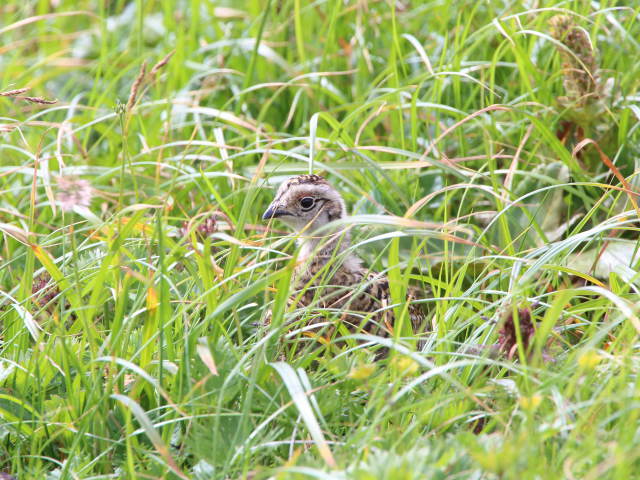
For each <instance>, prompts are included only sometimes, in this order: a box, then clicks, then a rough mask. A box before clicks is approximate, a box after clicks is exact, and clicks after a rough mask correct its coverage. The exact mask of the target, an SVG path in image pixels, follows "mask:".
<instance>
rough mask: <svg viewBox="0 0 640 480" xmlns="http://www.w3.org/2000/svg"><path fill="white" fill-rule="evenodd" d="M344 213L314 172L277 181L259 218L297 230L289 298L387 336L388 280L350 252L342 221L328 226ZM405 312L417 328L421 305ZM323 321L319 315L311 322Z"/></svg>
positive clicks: (390, 317) (356, 328) (391, 317)
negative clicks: (275, 220) (295, 264)
mask: <svg viewBox="0 0 640 480" xmlns="http://www.w3.org/2000/svg"><path fill="white" fill-rule="evenodd" d="M307 204H312V206H311V207H309V206H308V205H307ZM344 217H346V207H345V203H344V200H343V199H342V197H341V196H340V194H339V193H338V192H337V191H336V190H335V189H334V188H333V187H332V186H331V185H330V184H329V182H327V181H326V180H325V179H324V178H322V177H320V176H318V175H299V176H296V177H292V178H289V179H288V180H286V181H285V182H284V183H283V184H282V185H281V186H280V188H279V189H278V192H277V193H276V195H275V197H274V199H273V201H272V202H271V205H270V206H269V208H268V209H267V211H266V212H265V214H264V216H263V219H264V220H270V219H273V218H279V219H280V220H282V221H283V222H284V223H286V224H287V225H289V226H291V227H292V228H293V229H294V230H295V231H296V232H298V234H299V244H300V249H301V251H300V254H299V257H298V258H299V260H300V262H299V265H298V268H297V269H296V272H295V276H294V278H295V281H294V288H293V289H292V292H291V297H290V301H292V302H295V303H297V306H299V307H305V306H311V307H312V308H314V307H315V308H317V309H322V310H327V309H328V310H337V311H340V312H342V315H341V321H342V322H344V323H345V324H346V325H347V326H348V328H349V330H350V331H352V332H368V333H372V334H375V335H380V336H389V335H391V334H392V333H393V328H394V325H395V314H394V311H393V309H392V308H389V307H390V305H391V304H392V301H391V295H390V290H389V282H388V280H387V278H386V277H385V276H384V275H381V274H378V273H375V272H372V271H370V270H369V269H367V268H366V267H364V266H362V262H361V260H360V258H358V257H357V256H356V255H355V254H354V253H352V252H351V251H348V249H349V246H350V232H349V230H348V229H345V227H344V225H341V224H340V223H335V227H334V228H331V226H332V225H334V223H333V222H335V221H336V220H339V219H342V218H344ZM416 296H417V290H410V292H409V294H408V300H409V301H410V300H413V299H415V298H416ZM408 314H409V318H410V320H411V324H412V326H413V331H414V332H419V331H421V330H422V329H423V328H424V325H423V323H424V313H423V311H422V309H421V308H420V306H419V305H415V304H410V305H409V307H408ZM324 320H325V318H324V316H322V315H320V316H318V317H316V319H315V320H312V321H311V322H312V323H321V322H324ZM330 330H333V328H331V329H330Z"/></svg>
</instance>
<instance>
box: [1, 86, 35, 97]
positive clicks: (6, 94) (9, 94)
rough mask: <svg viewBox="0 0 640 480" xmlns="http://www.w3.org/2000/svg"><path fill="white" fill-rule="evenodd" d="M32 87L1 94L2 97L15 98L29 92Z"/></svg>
mask: <svg viewBox="0 0 640 480" xmlns="http://www.w3.org/2000/svg"><path fill="white" fill-rule="evenodd" d="M29 90H31V87H24V88H16V89H15V90H7V91H6V92H0V97H15V96H16V95H20V94H22V93H25V92H28V91H29Z"/></svg>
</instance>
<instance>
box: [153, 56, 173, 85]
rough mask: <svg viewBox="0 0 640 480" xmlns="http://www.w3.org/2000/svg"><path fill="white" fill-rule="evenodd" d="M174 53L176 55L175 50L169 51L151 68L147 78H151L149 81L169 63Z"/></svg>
mask: <svg viewBox="0 0 640 480" xmlns="http://www.w3.org/2000/svg"><path fill="white" fill-rule="evenodd" d="M174 53H176V51H175V50H172V51H170V52H169V53H167V54H166V55H165V56H164V57H163V58H162V60H160V61H159V62H158V63H156V64H155V65H154V66H153V67H152V68H151V71H150V72H149V77H151V79H153V78H155V75H156V73H158V71H159V70H160V69H161V68H162V67H164V66H165V65H166V64H167V63H169V60H171V57H173V54H174Z"/></svg>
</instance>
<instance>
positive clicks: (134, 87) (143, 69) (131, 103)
mask: <svg viewBox="0 0 640 480" xmlns="http://www.w3.org/2000/svg"><path fill="white" fill-rule="evenodd" d="M146 73H147V62H146V61H144V62H142V66H141V67H140V73H138V76H137V77H136V79H135V81H134V82H133V84H132V85H131V91H130V93H129V99H128V100H127V111H128V112H130V111H131V109H132V108H133V106H134V105H135V103H136V99H137V98H138V89H139V88H140V85H142V81H143V80H144V77H145V75H146Z"/></svg>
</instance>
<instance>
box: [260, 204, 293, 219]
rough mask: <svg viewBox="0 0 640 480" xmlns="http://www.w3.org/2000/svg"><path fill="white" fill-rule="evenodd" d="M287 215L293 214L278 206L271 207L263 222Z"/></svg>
mask: <svg viewBox="0 0 640 480" xmlns="http://www.w3.org/2000/svg"><path fill="white" fill-rule="evenodd" d="M285 215H291V214H290V213H289V212H288V211H286V210H285V209H284V208H282V207H279V206H277V205H269V208H267V211H266V212H264V215H262V220H270V219H272V218H278V217H283V216H285Z"/></svg>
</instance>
